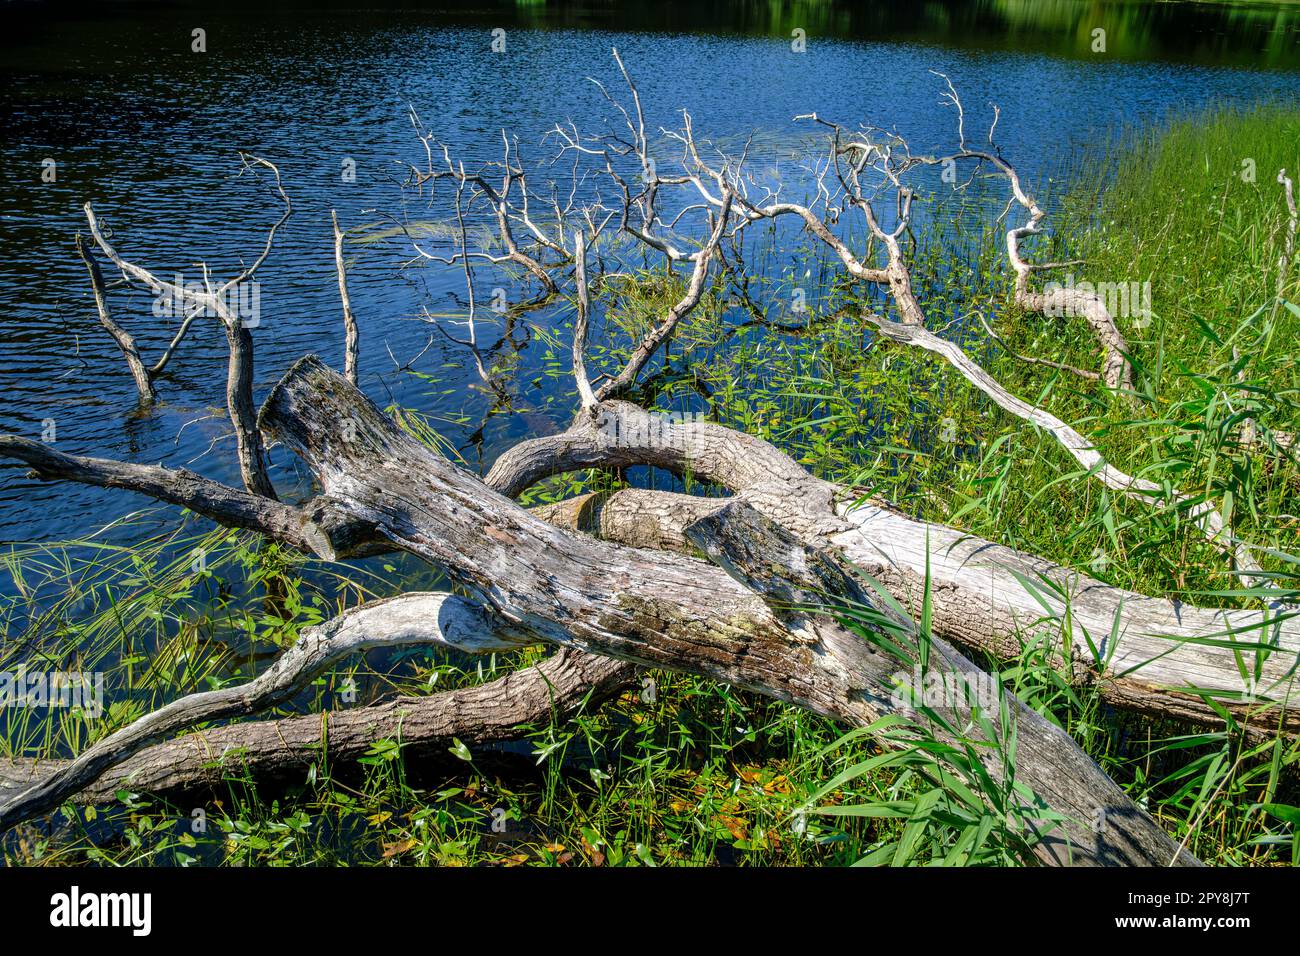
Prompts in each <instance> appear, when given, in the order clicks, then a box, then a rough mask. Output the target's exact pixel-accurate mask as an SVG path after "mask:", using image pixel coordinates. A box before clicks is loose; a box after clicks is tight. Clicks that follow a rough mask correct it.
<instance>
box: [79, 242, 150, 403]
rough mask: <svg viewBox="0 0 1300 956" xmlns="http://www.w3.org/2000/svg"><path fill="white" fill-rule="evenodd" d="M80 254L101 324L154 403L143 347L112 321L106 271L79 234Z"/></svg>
mask: <svg viewBox="0 0 1300 956" xmlns="http://www.w3.org/2000/svg"><path fill="white" fill-rule="evenodd" d="M77 254H78V255H79V256H81V261H82V262H84V263H85V264H86V271H87V272H89V273H90V288H91V291H92V293H93V294H94V296H95V311H96V312H98V313H99V324H100V325H102V326H103V327H104V329H105V330H106V331H107V332H108V334H109V335H111V336H112V337H113V341H114V342H116V343H117V347H118V348H119V349H121V350H122V357H123V358H124V359H126V366H127V368H129V369H130V370H131V377H132V378H133V379H135V388H136V391H137V392H139V393H140V401H142V402H145V403H148V402H152V401H153V400H154V398H156V397H157V394H156V392H155V391H154V387H153V376H152V375H151V374H149V370H148V369H147V368H145V365H144V360H143V359H142V358H140V349H139V348H138V347H137V346H136V344H135V339H134V338H133V337H132V336H131V333H129V332H127V331H126V330H125V329H124V328H122V327H121V326H120V325H118V324H117V323H116V322H114V321H113V316H112V315H111V314H110V312H109V309H108V290H107V289H106V288H105V286H104V274H103V272H101V271H100V269H99V263H98V262H96V261H95V257H94V255H93V254H92V253H91V252H90V251H89V250H88V249H87V248H86V244H85V243H84V242H82V241H81V236H80V235H78V236H77Z"/></svg>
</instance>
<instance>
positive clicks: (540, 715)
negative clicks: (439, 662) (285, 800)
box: [0, 628, 636, 805]
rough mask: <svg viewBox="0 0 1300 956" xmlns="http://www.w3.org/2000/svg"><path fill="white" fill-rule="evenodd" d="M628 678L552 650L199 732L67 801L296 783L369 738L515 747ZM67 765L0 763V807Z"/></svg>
mask: <svg viewBox="0 0 1300 956" xmlns="http://www.w3.org/2000/svg"><path fill="white" fill-rule="evenodd" d="M426 633H427V628H426ZM635 671H636V668H635V666H634V665H631V664H627V663H624V662H623V661H616V660H611V659H610V658H607V657H596V656H594V655H591V654H582V653H580V652H578V651H568V650H563V649H561V650H559V651H556V653H555V654H553V655H552V656H550V657H548V658H546V659H545V660H543V661H542V662H541V663H539V664H537V665H536V666H535V667H525V668H521V669H519V670H517V671H513V672H511V673H509V674H506V675H505V676H503V677H499V678H497V679H496V680H494V681H490V682H489V683H486V684H480V685H478V686H475V687H467V688H463V689H460V690H451V691H443V692H441V693H437V694H432V695H430V696H427V697H398V698H396V699H395V700H391V701H387V702H385V703H380V704H371V705H367V706H364V707H357V708H352V709H346V710H332V711H326V712H324V713H321V714H310V715H307V716H301V717H284V718H280V719H277V720H259V721H252V722H244V723H236V724H229V725H227V726H224V727H213V728H208V729H204V730H198V731H195V732H194V733H191V734H186V735H185V736H183V737H177V738H175V739H174V740H167V741H164V742H162V743H156V744H153V745H152V746H149V747H145V748H144V749H142V750H140V751H139V752H137V753H136V754H134V755H133V756H131V757H128V758H127V759H126V760H124V761H123V762H122V763H120V764H117V765H115V766H112V767H110V768H109V769H107V770H106V771H105V772H104V773H103V774H102V775H100V776H99V777H98V778H97V779H95V780H93V781H92V782H91V783H89V784H88V785H87V786H86V788H85V789H83V790H80V791H78V792H77V793H75V794H73V795H72V796H71V799H73V800H75V801H77V802H80V803H110V802H113V801H115V800H116V799H117V794H118V792H119V791H120V790H123V789H126V790H131V791H133V792H136V793H148V794H151V795H153V796H156V797H160V798H163V799H179V798H180V797H182V796H184V795H188V794H191V793H195V792H198V791H200V790H204V789H213V788H218V787H220V786H221V785H222V783H223V782H224V781H226V780H228V779H229V778H231V777H232V776H233V777H237V778H243V777H245V776H250V777H252V778H254V779H256V780H258V781H270V780H277V779H286V780H292V781H298V780H301V779H302V775H303V773H304V771H306V770H307V768H309V767H311V766H313V765H315V764H317V763H320V762H322V761H323V762H326V763H327V764H329V765H333V764H338V763H344V762H353V761H356V760H357V759H358V758H361V757H364V756H365V755H366V754H367V753H368V752H370V750H371V748H372V747H373V745H374V743H375V741H377V740H396V741H399V742H400V743H401V744H402V750H403V754H404V755H405V756H407V757H408V758H418V757H422V756H429V757H432V756H438V755H441V754H443V753H445V751H446V749H447V748H448V747H449V746H450V745H451V743H452V741H453V740H460V741H461V742H462V743H465V744H467V745H470V746H476V745H482V744H492V743H499V742H504V741H508V740H516V739H518V738H519V736H520V734H521V732H522V729H521V728H526V727H528V726H530V725H541V724H546V723H548V722H549V721H550V720H552V719H558V720H563V719H566V718H567V717H569V716H570V715H572V714H573V713H575V712H577V711H578V710H579V709H581V708H582V707H584V706H589V707H594V706H596V705H598V704H600V703H602V702H603V701H605V700H607V699H608V698H609V697H610V696H612V695H614V694H616V693H617V692H618V690H619V689H620V688H622V687H623V686H625V685H626V684H627V683H628V682H629V681H630V680H631V679H632V677H633V675H634V673H635ZM69 763H70V762H69V761H63V760H31V759H23V760H18V761H14V762H9V761H6V760H0V805H3V804H4V803H5V802H6V801H8V800H11V799H13V797H15V796H16V795H17V794H19V793H21V792H23V791H24V790H28V789H30V788H31V787H32V786H34V785H36V784H38V783H39V782H41V781H43V780H47V779H49V778H50V777H51V775H52V774H56V773H62V772H64V771H65V770H66V768H67V767H68V766H69Z"/></svg>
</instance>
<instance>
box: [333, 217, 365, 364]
mask: <svg viewBox="0 0 1300 956" xmlns="http://www.w3.org/2000/svg"><path fill="white" fill-rule="evenodd" d="M330 223H331V224H332V225H333V226H334V267H335V269H336V270H337V271H338V274H339V300H340V301H341V302H342V303H343V329H344V336H345V338H344V344H343V376H344V377H345V378H346V379H347V380H348V381H349V382H351V383H352V384H353V385H355V384H357V360H358V355H359V352H360V350H361V336H360V334H359V333H358V331H357V317H356V314H355V313H354V312H353V311H352V299H351V297H350V296H349V295H348V270H347V266H346V265H345V264H344V261H343V230H341V229H340V228H339V217H338V213H336V212H335V211H334V210H333V209H331V210H330Z"/></svg>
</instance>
